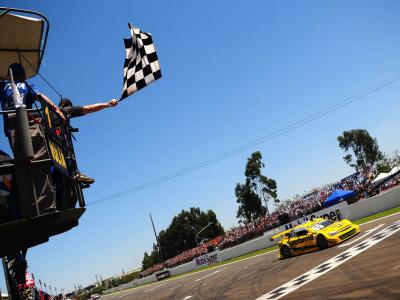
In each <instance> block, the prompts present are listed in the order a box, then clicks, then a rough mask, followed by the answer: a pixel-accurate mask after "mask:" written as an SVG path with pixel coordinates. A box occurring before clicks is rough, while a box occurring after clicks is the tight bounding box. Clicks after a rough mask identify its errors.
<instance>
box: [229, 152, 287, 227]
mask: <svg viewBox="0 0 400 300" xmlns="http://www.w3.org/2000/svg"><path fill="white" fill-rule="evenodd" d="M264 167H265V164H264V163H263V162H262V155H261V152H259V151H256V152H254V153H253V154H252V155H251V156H250V157H249V158H248V159H247V164H246V169H245V173H244V175H245V176H246V181H245V183H244V184H240V183H237V184H236V187H235V196H236V202H237V203H238V204H239V208H238V211H237V215H236V217H237V218H239V219H241V220H245V221H247V222H251V221H253V220H255V219H257V218H259V217H261V216H265V215H266V214H269V211H268V202H269V201H270V200H271V199H273V200H274V202H275V203H278V202H279V200H278V199H277V198H276V196H277V194H276V193H277V185H276V181H275V180H274V179H272V178H268V177H267V176H264V175H263V174H261V169H262V168H264ZM263 202H264V203H263Z"/></svg>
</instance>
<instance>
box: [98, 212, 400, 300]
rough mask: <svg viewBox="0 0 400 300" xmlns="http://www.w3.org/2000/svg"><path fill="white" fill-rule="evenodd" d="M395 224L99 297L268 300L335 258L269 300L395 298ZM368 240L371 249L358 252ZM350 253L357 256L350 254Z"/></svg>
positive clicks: (398, 264) (384, 222)
mask: <svg viewBox="0 0 400 300" xmlns="http://www.w3.org/2000/svg"><path fill="white" fill-rule="evenodd" d="M397 221H400V214H396V215H392V216H389V217H385V218H383V219H379V220H375V221H372V222H370V223H367V224H364V225H361V233H360V234H359V235H358V236H356V237H353V238H352V239H350V240H348V241H346V242H344V243H342V244H340V245H339V246H335V247H332V248H329V249H326V250H323V251H317V252H312V253H308V254H305V255H301V256H297V257H293V258H289V259H285V260H278V259H277V251H273V252H270V253H266V254H262V255H259V256H256V257H252V258H249V259H246V260H242V261H239V262H234V263H230V264H227V265H223V266H219V267H216V268H213V269H208V270H205V271H202V272H197V273H193V274H189V275H186V276H183V277H178V278H172V279H170V280H165V281H160V282H157V283H154V284H150V285H146V286H143V287H138V288H134V289H131V290H127V291H124V292H119V293H115V294H112V295H107V296H102V297H101V298H103V299H107V300H111V299H118V300H121V299H122V300H129V299H140V300H144V299H146V300H147V299H148V300H158V299H174V300H175V299H176V300H189V299H190V300H198V299H257V298H260V299H269V298H268V297H269V296H271V294H269V293H270V292H271V291H274V290H275V291H276V290H277V289H278V292H279V291H281V290H284V288H282V286H283V285H285V284H286V285H287V284H288V283H289V282H292V280H293V279H295V278H296V277H299V276H301V278H303V277H306V276H304V274H305V273H306V272H308V271H310V270H311V269H313V268H315V267H318V266H320V265H321V264H323V265H322V267H324V266H325V265H326V262H329V261H332V258H335V257H337V256H339V257H346V260H344V261H343V262H341V264H340V265H338V266H336V267H334V268H332V269H330V270H326V269H323V270H324V272H325V273H324V272H320V273H321V274H322V275H321V274H318V276H319V277H317V278H315V279H314V278H311V279H312V280H311V281H309V282H303V281H304V280H303V281H302V283H301V284H298V286H297V289H295V290H294V291H292V292H289V293H287V294H284V295H282V294H279V293H278V294H275V296H274V297H275V298H274V299H278V298H279V299H285V300H289V299H400V230H399V229H400V226H397V227H399V228H397V227H396V225H399V223H396V222H397ZM388 228H389V229H388ZM390 228H394V229H395V230H392V231H391V235H390V236H386V237H385V236H384V235H385V234H381V232H383V231H384V232H388V230H390ZM380 237H381V238H380ZM371 240H372V241H374V243H375V244H372V246H371V245H370V246H369V248H366V247H363V245H364V246H365V244H367V243H368V241H371ZM354 248H355V249H362V252H360V253H358V252H357V251H353V250H352V249H354ZM364 248H366V249H364ZM346 251H347V252H346ZM346 253H352V255H354V253H358V254H356V255H354V256H351V255H346ZM333 260H335V259H333ZM314 277H315V276H314ZM301 278H300V279H301ZM297 282H298V283H299V281H297Z"/></svg>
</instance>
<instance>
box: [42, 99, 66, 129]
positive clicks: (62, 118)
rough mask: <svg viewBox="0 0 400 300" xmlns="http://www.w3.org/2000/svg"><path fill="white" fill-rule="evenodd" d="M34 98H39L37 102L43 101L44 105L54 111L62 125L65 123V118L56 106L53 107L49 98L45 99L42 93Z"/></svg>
mask: <svg viewBox="0 0 400 300" xmlns="http://www.w3.org/2000/svg"><path fill="white" fill-rule="evenodd" d="M36 97H37V98H39V100H43V101H44V102H46V104H47V105H48V106H50V107H51V108H52V109H53V110H55V111H56V113H57V114H58V116H59V117H60V118H61V120H62V121H63V123H64V124H66V123H67V119H66V118H65V116H64V114H63V113H62V112H61V110H60V109H59V108H58V107H57V105H55V104H54V103H53V102H52V101H51V100H50V98H49V97H47V96H46V95H44V94H42V93H37V94H36Z"/></svg>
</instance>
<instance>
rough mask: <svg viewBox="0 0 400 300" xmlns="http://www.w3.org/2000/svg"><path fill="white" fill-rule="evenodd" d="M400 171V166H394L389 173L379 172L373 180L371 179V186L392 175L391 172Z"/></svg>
mask: <svg viewBox="0 0 400 300" xmlns="http://www.w3.org/2000/svg"><path fill="white" fill-rule="evenodd" d="M399 171H400V167H394V168H393V169H392V170H391V171H390V172H389V173H380V174H379V175H378V176H376V178H375V179H374V180H372V182H371V184H372V185H373V186H375V185H378V184H379V183H381V182H382V181H383V180H385V179H386V178H388V177H389V176H392V175H393V174H396V173H398V172H399Z"/></svg>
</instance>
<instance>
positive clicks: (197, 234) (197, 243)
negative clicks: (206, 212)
mask: <svg viewBox="0 0 400 300" xmlns="http://www.w3.org/2000/svg"><path fill="white" fill-rule="evenodd" d="M212 224H214V222H210V223H208V224H207V226H205V227H204V228H202V229H201V230H200V231H199V232H198V233H196V236H195V237H194V239H195V240H196V245H197V246H199V242H198V241H197V237H198V236H199V234H200V233H202V232H203V231H204V230H205V229H206V228H207V227H208V226H210V225H212Z"/></svg>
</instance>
